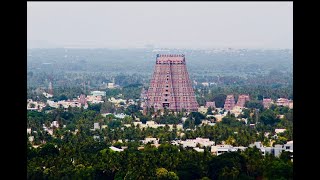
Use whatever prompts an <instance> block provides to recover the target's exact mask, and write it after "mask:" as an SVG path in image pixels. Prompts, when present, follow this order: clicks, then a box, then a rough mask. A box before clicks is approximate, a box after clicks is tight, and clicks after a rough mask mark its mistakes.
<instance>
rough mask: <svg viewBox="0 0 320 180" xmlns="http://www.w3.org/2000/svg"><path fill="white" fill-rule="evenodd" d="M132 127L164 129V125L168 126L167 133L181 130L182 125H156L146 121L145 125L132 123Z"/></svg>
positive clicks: (129, 125)
mask: <svg viewBox="0 0 320 180" xmlns="http://www.w3.org/2000/svg"><path fill="white" fill-rule="evenodd" d="M133 125H134V126H135V127H140V128H141V129H143V128H148V127H149V128H158V127H165V126H166V125H167V126H169V131H171V130H173V129H174V128H176V129H177V130H183V124H158V123H156V122H155V121H146V123H145V124H143V123H142V122H141V121H136V122H133ZM124 126H125V127H131V124H124Z"/></svg>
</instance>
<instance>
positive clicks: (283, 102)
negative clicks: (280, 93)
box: [277, 98, 289, 107]
mask: <svg viewBox="0 0 320 180" xmlns="http://www.w3.org/2000/svg"><path fill="white" fill-rule="evenodd" d="M277 106H287V107H289V99H286V98H279V99H278V100H277Z"/></svg>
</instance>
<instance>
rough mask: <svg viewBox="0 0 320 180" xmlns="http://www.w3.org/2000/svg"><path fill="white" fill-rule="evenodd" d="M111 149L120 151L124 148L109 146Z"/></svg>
mask: <svg viewBox="0 0 320 180" xmlns="http://www.w3.org/2000/svg"><path fill="white" fill-rule="evenodd" d="M109 148H110V149H111V150H112V151H116V152H122V151H124V149H120V148H117V147H114V146H110V147H109Z"/></svg>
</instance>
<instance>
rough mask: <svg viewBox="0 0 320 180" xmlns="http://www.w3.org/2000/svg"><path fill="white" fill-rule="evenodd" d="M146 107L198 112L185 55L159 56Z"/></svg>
mask: <svg viewBox="0 0 320 180" xmlns="http://www.w3.org/2000/svg"><path fill="white" fill-rule="evenodd" d="M146 106H148V107H151V106H153V107H154V109H155V110H159V109H160V110H162V109H164V108H167V109H169V110H173V111H175V112H177V111H181V110H182V109H186V110H187V111H188V112H191V111H197V110H198V106H199V105H198V103H197V100H196V97H195V94H194V91H193V88H192V83H191V80H190V79H189V74H188V71H187V67H186V61H185V56H184V55H178V54H163V55H159V54H158V55H157V58H156V65H155V69H154V73H153V76H152V79H151V82H150V87H149V89H148V92H147V101H146Z"/></svg>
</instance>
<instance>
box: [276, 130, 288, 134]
mask: <svg viewBox="0 0 320 180" xmlns="http://www.w3.org/2000/svg"><path fill="white" fill-rule="evenodd" d="M285 131H286V129H275V130H274V132H275V133H276V134H279V133H283V132H285Z"/></svg>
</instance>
